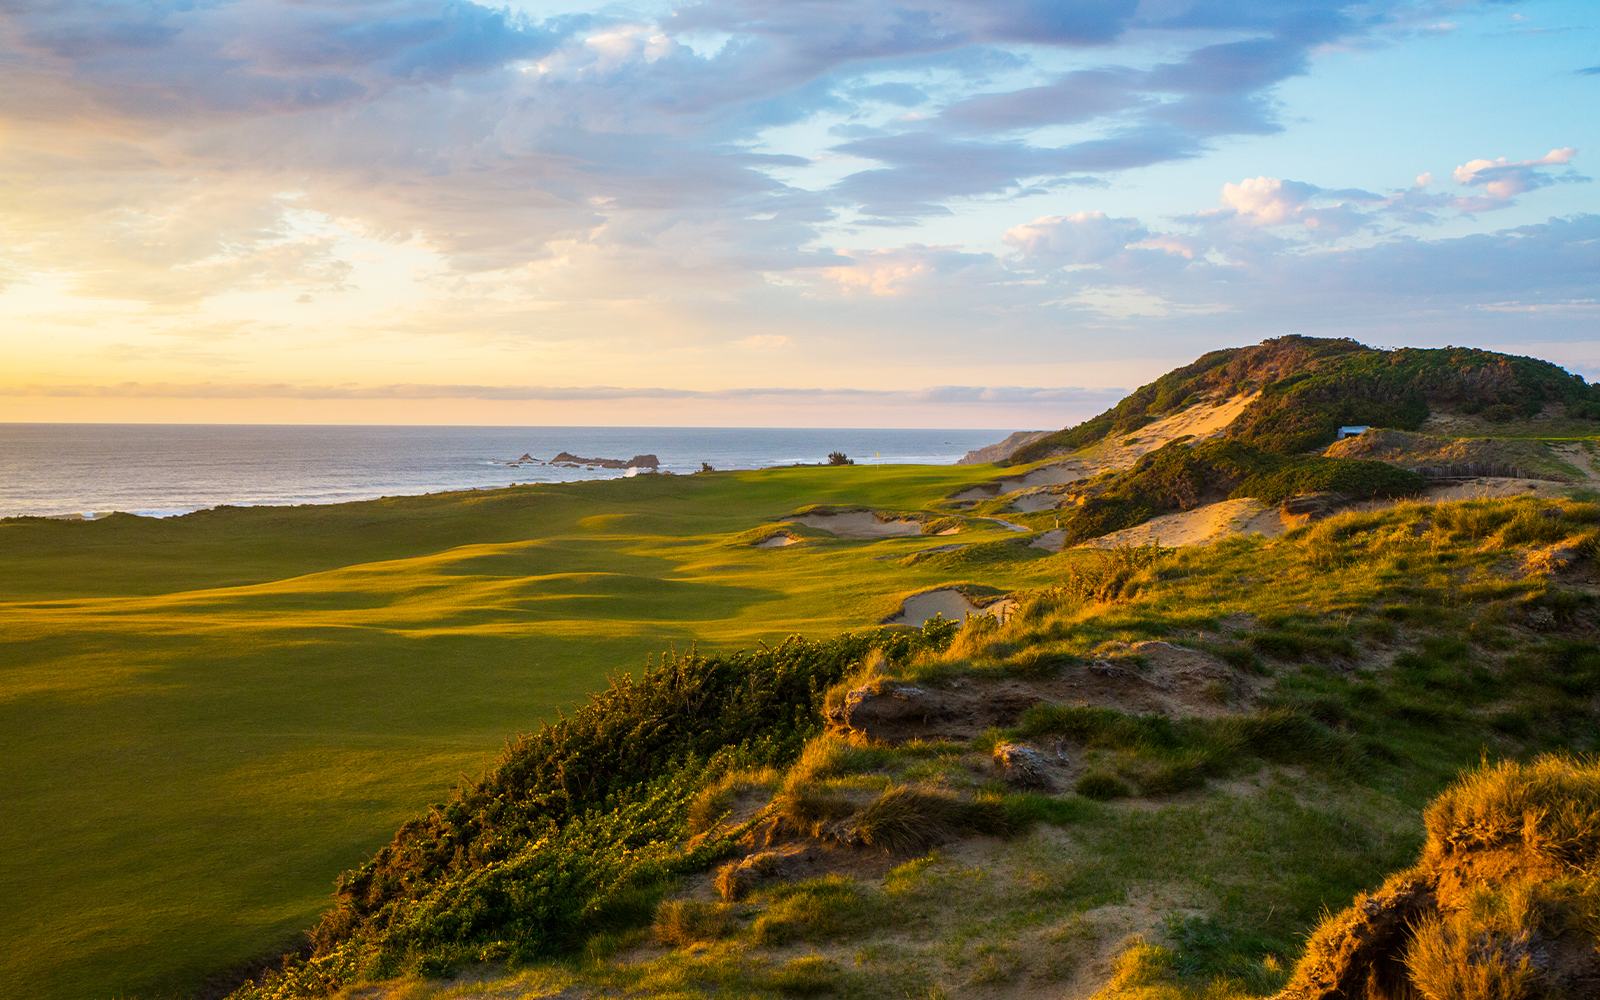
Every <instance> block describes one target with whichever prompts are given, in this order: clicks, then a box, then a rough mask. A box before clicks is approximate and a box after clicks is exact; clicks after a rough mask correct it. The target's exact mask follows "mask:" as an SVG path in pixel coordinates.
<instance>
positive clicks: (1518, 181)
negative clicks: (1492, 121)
mask: <svg viewBox="0 0 1600 1000" xmlns="http://www.w3.org/2000/svg"><path fill="white" fill-rule="evenodd" d="M1577 153H1578V151H1577V150H1575V149H1572V148H1570V147H1569V148H1565V149H1552V150H1551V151H1550V152H1548V153H1546V154H1545V155H1543V156H1541V157H1539V158H1538V159H1536V160H1523V161H1521V162H1519V163H1510V162H1508V161H1507V160H1506V158H1505V157H1503V156H1502V157H1500V158H1499V159H1498V160H1468V161H1467V162H1466V163H1463V164H1462V165H1461V166H1459V167H1457V168H1456V169H1455V171H1454V172H1453V173H1452V175H1451V176H1453V177H1454V178H1455V182H1456V183H1457V184H1460V185H1462V186H1463V187H1481V188H1483V190H1484V194H1485V195H1487V196H1488V197H1489V198H1490V199H1491V200H1492V201H1504V202H1509V201H1510V200H1511V199H1513V198H1515V197H1516V196H1517V195H1519V194H1522V193H1524V192H1527V191H1532V190H1535V189H1537V188H1542V187H1548V186H1549V185H1551V184H1554V183H1556V181H1557V180H1558V179H1560V178H1555V177H1552V176H1550V175H1549V174H1547V173H1545V172H1544V171H1542V170H1537V169H1535V168H1536V167H1545V166H1554V165H1558V164H1565V163H1570V162H1571V161H1572V158H1573V157H1574V156H1576V155H1577ZM1583 179H1585V180H1587V178H1583ZM1474 204H1476V203H1474ZM1480 210H1481V209H1480Z"/></svg>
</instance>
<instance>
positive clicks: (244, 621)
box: [0, 466, 1051, 1000]
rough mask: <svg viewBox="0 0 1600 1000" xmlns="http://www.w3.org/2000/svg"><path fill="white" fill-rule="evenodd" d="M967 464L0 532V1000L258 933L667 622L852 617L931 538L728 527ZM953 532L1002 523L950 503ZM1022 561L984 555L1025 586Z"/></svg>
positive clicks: (1031, 567)
mask: <svg viewBox="0 0 1600 1000" xmlns="http://www.w3.org/2000/svg"><path fill="white" fill-rule="evenodd" d="M993 474H994V470H993V469H992V468H991V467H988V466H977V467H911V466H904V467H901V466H890V467H883V466H878V467H868V466H856V467H846V468H792V469H774V470H765V471H761V472H747V473H718V474H711V475H699V476H693V477H688V476H681V477H670V476H641V477H637V478H634V479H626V480H613V481H603V482H591V483H575V484H562V485H548V486H526V487H514V488H511V489H505V490H495V491H478V492H465V493H451V494H439V495H434V496H427V497H407V498H391V499H385V500H378V501H372V502H367V503H354V504H342V505H332V506H315V507H312V506H308V507H293V508H285V507H278V508H224V509H219V510H214V511H205V512H201V513H198V514H193V515H189V516H187V517H183V518H173V519H167V520H154V519H147V518H135V517H131V516H127V515H119V516H115V517H111V518H107V519H104V520H100V521H92V522H70V521H46V520H36V519H25V520H14V521H10V522H6V523H0V625H3V627H0V677H3V683H0V734H4V735H3V738H0V775H3V777H0V782H3V785H0V794H3V801H4V808H3V810H0V858H3V859H4V860H3V861H0V898H3V899H5V900H6V901H7V905H6V906H4V907H3V908H0V942H3V944H4V948H3V949H0V995H4V996H5V997H7V998H10V997H29V998H38V1000H55V998H60V1000H68V998H72V1000H82V998H93V997H157V996H164V995H169V994H172V993H176V992H182V991H187V990H191V989H193V988H194V987H195V986H196V985H197V984H198V983H199V982H201V980H202V979H203V978H204V977H206V976H208V975H211V974H214V973H217V972H219V971H221V970H224V969H227V968H228V967H230V966H233V965H236V964H238V963H240V962H243V961H246V960H249V959H251V958H253V957H255V956H258V955H262V954H265V953H268V952H270V951H272V950H273V949H274V948H281V947H282V946H283V945H285V944H286V943H290V942H291V941H292V940H293V937H294V935H295V934H296V933H297V932H298V931H299V930H300V929H302V928H305V927H307V926H309V925H310V924H311V923H312V922H313V921H314V920H315V919H316V917H317V915H318V914H319V913H320V912H321V911H322V910H323V909H324V908H325V907H326V905H327V903H328V900H329V896H330V891H331V887H332V880H333V878H334V876H335V875H336V874H337V873H338V872H339V871H341V870H343V869H345V868H348V867H350V866H351V865H354V864H357V863H359V862H360V861H361V860H362V859H363V857H365V856H366V855H368V854H370V853H371V852H372V851H373V850H374V849H375V848H377V847H378V846H379V845H380V844H382V843H383V842H385V841H387V840H388V838H389V837H390V836H391V835H392V834H393V831H394V829H395V827H396V826H397V825H398V824H399V823H400V822H402V821H403V820H405V819H406V818H407V817H409V816H411V815H413V814H416V813H417V812H419V811H425V810H426V809H427V807H428V803H429V802H430V801H433V800H435V799H438V798H440V797H441V795H442V793H443V790H444V788H445V786H446V785H447V784H448V783H450V782H451V781H452V780H453V779H454V778H456V777H457V776H458V775H459V774H461V773H463V772H466V773H471V774H477V773H479V772H480V771H481V770H483V769H484V768H485V767H486V766H488V765H489V764H491V763H492V762H493V761H494V760H495V759H496V758H497V756H498V754H499V751H500V749H501V747H502V746H503V744H504V741H505V739H506V738H507V737H508V735H510V734H513V733H515V732H519V731H523V732H525V731H530V730H532V729H534V728H536V727H537V726H538V724H539V722H540V720H541V719H544V718H549V717H553V716H554V714H555V713H556V711H557V710H558V709H560V708H562V707H565V706H570V705H573V704H575V703H577V702H580V701H581V700H582V699H583V698H584V696H585V694H586V693H588V692H590V691H594V690H596V689H598V688H601V687H603V686H604V685H605V678H606V674H607V673H609V672H617V671H625V670H632V669H636V668H638V667H639V666H642V665H643V663H644V660H645V657H646V656H647V655H648V654H651V653H655V652H659V651H660V650H662V649H664V648H666V647H667V645H668V644H669V643H675V644H676V645H677V646H678V647H679V648H683V647H685V646H687V645H688V644H689V643H691V642H698V643H699V644H700V645H701V647H702V648H706V649H731V648H737V647H744V646H750V645H753V644H754V643H756V642H759V641H774V640H777V639H781V638H782V637H783V636H785V635H788V634H792V633H797V632H798V633H802V634H807V635H815V636H825V635H832V634H835V633H837V632H839V631H841V630H846V629H856V628H863V627H867V626H871V625H874V624H875V623H876V622H878V621H879V620H880V619H881V618H882V617H883V616H885V615H887V614H890V613H892V612H893V611H894V610H895V609H896V608H897V607H898V604H899V599H900V597H901V596H903V595H905V594H908V593H911V592H914V591H917V590H921V589H924V588H927V587H930V586H936V585H938V584H941V583H949V582H959V581H960V580H961V579H962V577H961V575H960V574H961V570H960V567H959V565H948V564H947V563H944V562H941V561H939V560H925V561H922V562H910V561H907V562H905V563H903V562H902V561H901V560H902V559H903V557H904V556H906V555H909V554H912V553H914V552H916V551H919V550H920V549H924V548H929V547H933V546H935V545H939V544H949V543H950V542H951V541H952V539H950V538H937V539H936V538H933V537H929V536H913V537H910V538H895V539H885V540H881V541H844V540H835V539H819V538H815V537H808V538H807V539H806V540H805V541H804V542H803V543H802V544H800V545H794V546H790V547H788V548H774V549H761V548H754V547H751V546H749V545H737V544H733V543H732V542H731V540H732V539H733V538H734V537H735V536H737V535H738V534H740V533H742V532H745V531H747V530H749V529H751V528H753V527H755V526H757V525H758V524H760V523H762V522H763V521H768V520H771V519H774V518H778V517H781V516H782V515H784V514H787V513H789V512H791V511H794V510H796V509H797V508H799V507H802V506H805V505H809V504H834V505H840V506H856V505H860V506H866V507H872V508H874V509H880V510H889V511H915V510H919V509H926V508H928V507H929V505H933V504H936V503H937V502H938V501H939V500H940V499H942V498H943V497H945V496H947V495H949V494H950V493H952V492H955V491H957V490H960V489H961V488H963V487H965V486H967V485H970V484H972V483H976V482H982V481H984V480H986V479H988V478H991V477H992V476H993ZM969 527H970V529H971V530H970V533H966V534H963V535H961V536H958V539H957V540H959V541H962V542H968V541H972V542H984V541H998V540H1002V539H1015V538H1017V537H1019V536H1018V535H1017V534H1015V533H1013V532H1011V531H1009V530H1007V529H1005V528H1004V527H1002V526H1000V525H996V524H994V523H993V522H986V521H974V522H970V523H969ZM1050 562H1051V561H1050V560H1044V559H1039V560H1022V561H1017V562H1010V563H998V564H986V565H985V566H984V567H983V569H982V573H983V582H984V583H987V584H991V585H995V586H1000V587H1011V586H1024V585H1037V584H1038V583H1040V582H1041V581H1042V580H1043V578H1044V577H1043V574H1045V573H1046V572H1047V568H1046V564H1048V563H1050Z"/></svg>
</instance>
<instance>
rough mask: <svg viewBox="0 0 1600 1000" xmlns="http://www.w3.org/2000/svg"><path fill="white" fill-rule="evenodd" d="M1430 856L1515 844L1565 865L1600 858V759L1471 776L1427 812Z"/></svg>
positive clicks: (1557, 759)
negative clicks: (1599, 760) (1585, 859)
mask: <svg viewBox="0 0 1600 1000" xmlns="http://www.w3.org/2000/svg"><path fill="white" fill-rule="evenodd" d="M1423 824H1424V825H1425V826H1426V828H1427V831H1428V846H1427V851H1426V853H1425V855H1424V860H1425V861H1426V862H1428V863H1431V864H1435V865H1438V864H1442V863H1445V862H1446V860H1447V859H1448V858H1450V857H1452V856H1455V855H1459V854H1462V853H1465V852H1471V851H1482V850H1485V849H1512V850H1515V851H1518V852H1526V853H1527V854H1528V855H1529V856H1530V860H1531V859H1532V858H1534V857H1549V858H1552V859H1557V860H1560V861H1562V862H1566V863H1577V862H1579V861H1580V860H1582V859H1584V858H1592V857H1597V856H1600V762H1596V761H1593V760H1584V759H1581V758H1576V757H1569V756H1562V755H1547V756H1543V757H1540V758H1539V759H1538V760H1535V761H1534V762H1533V763H1531V764H1518V763H1515V762H1512V761H1504V762H1501V763H1498V764H1488V765H1485V766H1483V767H1480V768H1478V769H1477V770H1475V771H1473V772H1471V773H1469V774H1468V775H1466V776H1465V777H1464V778H1462V779H1461V780H1460V781H1458V782H1457V783H1456V784H1455V785H1453V786H1451V787H1450V788H1449V789H1447V790H1446V791H1445V792H1444V793H1443V794H1441V795H1440V796H1439V797H1438V798H1437V799H1435V800H1434V802H1433V804H1432V805H1430V806H1429V807H1428V809H1427V811H1426V812H1425V813H1423Z"/></svg>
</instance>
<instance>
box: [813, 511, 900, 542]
mask: <svg viewBox="0 0 1600 1000" xmlns="http://www.w3.org/2000/svg"><path fill="white" fill-rule="evenodd" d="M786 520H790V521H793V522H795V523H796V524H803V525H805V526H806V527H808V528H821V529H822V530H823V531H826V532H828V533H829V534H830V535H833V536H834V537H835V538H897V537H900V536H903V535H920V534H922V522H921V521H880V520H878V517H877V515H876V514H874V513H872V511H870V510H851V511H845V512H844V513H842V514H807V515H805V516H804V517H791V518H787V519H786Z"/></svg>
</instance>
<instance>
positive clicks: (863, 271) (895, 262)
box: [822, 243, 994, 297]
mask: <svg viewBox="0 0 1600 1000" xmlns="http://www.w3.org/2000/svg"><path fill="white" fill-rule="evenodd" d="M839 252H840V254H841V255H842V256H844V257H847V258H849V259H850V260H851V261H852V263H851V264H849V265H847V266H843V267H830V268H824V269H823V270H822V274H823V275H824V276H825V277H826V278H828V279H830V280H831V281H833V282H834V283H835V284H836V285H837V287H838V289H839V291H840V292H841V293H842V294H844V295H854V294H867V295H874V296H879V297H894V296H900V295H906V294H908V293H911V292H914V291H917V290H918V289H919V288H922V287H925V286H927V285H928V284H929V283H930V282H933V281H935V280H937V281H940V282H949V281H950V280H951V279H952V278H954V277H957V276H959V275H960V274H961V272H965V271H968V270H970V269H973V268H981V267H984V266H986V265H989V264H992V263H993V262H994V257H992V256H991V255H989V254H972V253H963V252H962V251H961V249H960V248H959V247H954V246H923V245H922V244H921V243H908V244H906V245H905V246H900V247H885V248H881V249H877V250H841V251H839Z"/></svg>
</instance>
